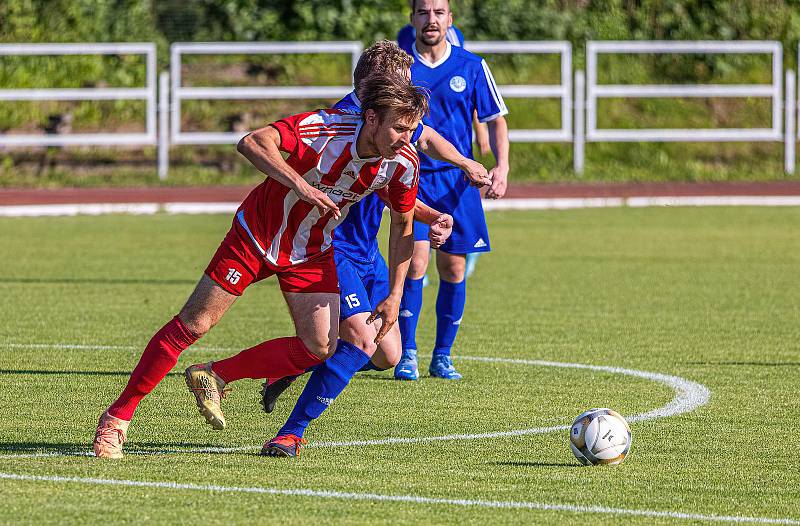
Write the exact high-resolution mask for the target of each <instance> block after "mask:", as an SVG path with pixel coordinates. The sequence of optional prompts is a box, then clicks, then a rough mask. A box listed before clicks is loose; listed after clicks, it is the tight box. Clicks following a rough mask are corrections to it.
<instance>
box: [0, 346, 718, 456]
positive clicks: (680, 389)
mask: <svg viewBox="0 0 800 526" xmlns="http://www.w3.org/2000/svg"><path fill="white" fill-rule="evenodd" d="M0 347H9V348H17V349H20V348H22V349H25V348H28V349H42V348H54V349H59V348H60V349H100V350H132V349H135V347H132V346H113V345H97V346H92V345H76V344H52V345H49V344H43V343H32V344H21V343H0ZM238 350H239V349H238V348H202V347H198V348H196V349H195V351H216V352H236V351H238ZM458 358H459V359H460V360H465V361H477V362H487V363H506V364H514V365H531V366H535V367H561V368H569V369H587V370H591V371H600V372H606V373H611V374H622V375H626V376H633V377H637V378H644V379H646V380H651V381H654V382H657V383H660V384H662V385H665V386H667V387H669V388H670V389H672V390H673V391H674V392H675V396H674V397H673V399H672V400H671V401H670V402H669V403H668V404H667V405H665V406H663V407H660V408H657V409H654V410H652V411H648V412H646V413H640V414H638V415H632V416H629V417H627V420H628V421H629V422H641V421H645V420H652V419H655V418H664V417H669V416H677V415H680V414H683V413H688V412H690V411H694V410H695V409H697V408H698V407H701V406H703V405H706V404H707V403H708V401H709V399H710V398H711V391H709V389H708V388H707V387H705V386H704V385H702V384H699V383H696V382H692V381H689V380H686V379H684V378H681V377H679V376H671V375H666V374H661V373H653V372H648V371H639V370H636V369H625V368H621V367H609V366H604V365H588V364H578V363H565V362H551V361H543V360H523V359H514V358H493V357H482V356H459V357H458ZM567 429H569V425H560V426H549V427H535V428H529V429H514V430H510V431H496V432H490V433H478V434H452V435H440V436H429V437H390V438H382V439H374V440H352V441H342V442H317V443H313V444H309V445H308V446H307V447H310V448H332V447H358V446H382V445H393V444H418V443H427V442H442V441H455V440H481V439H487V438H501V437H515V436H524V435H533V434H542V433H551V432H555V431H563V430H567ZM260 447H261V446H260V445H258V446H239V447H218V448H189V449H179V448H174V449H161V450H153V451H145V450H138V451H130V452H129V453H131V454H139V455H164V454H178V453H183V454H186V453H212V454H216V453H233V452H237V451H253V450H256V451H257V450H258V449H259V448H260ZM76 454H77V455H78V456H83V455H86V452H83V451H81V452H64V453H23V454H20V455H0V460H2V459H3V458H38V457H43V458H44V457H52V456H72V455H76Z"/></svg>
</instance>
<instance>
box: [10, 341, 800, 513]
mask: <svg viewBox="0 0 800 526" xmlns="http://www.w3.org/2000/svg"><path fill="white" fill-rule="evenodd" d="M3 346H4V347H11V348H31V349H38V348H48V347H50V348H54V347H61V348H69V349H76V348H79V349H117V350H131V349H135V348H134V347H129V346H108V345H107V346H91V345H64V346H58V345H50V344H0V347H3ZM197 350H214V351H235V350H238V349H209V348H206V349H197ZM459 359H460V360H467V361H478V362H489V363H508V364H515V365H532V366H544V367H563V368H571V369H587V370H592V371H600V372H606V373H611V374H622V375H627V376H634V377H638V378H644V379H647V380H652V381H655V382H658V383H661V384H663V385H666V386H668V387H670V388H671V389H672V390H673V391H674V392H675V396H674V397H673V399H672V400H671V401H670V402H669V403H668V404H667V405H665V406H663V407H661V408H658V409H654V410H652V411H648V412H646V413H640V414H638V415H633V416H629V417H628V420H629V421H630V422H637V421H643V420H651V419H654V418H662V417H667V416H675V415H679V414H683V413H687V412H689V411H693V410H694V409H697V408H698V407H700V406H702V405H705V404H706V403H708V401H709V399H710V396H711V393H710V391H709V390H708V389H707V388H706V387H705V386H703V385H701V384H698V383H696V382H692V381H689V380H686V379H684V378H680V377H678V376H670V375H665V374H660V373H652V372H647V371H639V370H636V369H625V368H621V367H608V366H602V365H586V364H577V363H563V362H549V361H542V360H522V359H510V358H488V357H480V356H459ZM568 428H569V426H568V425H561V426H551V427H536V428H530V429H517V430H512V431H498V432H493V433H481V434H459V435H443V436H434V437H418V438H386V439H379V440H358V441H349V442H319V443H317V444H314V445H311V446H310V447H347V446H371V445H387V444H408V443H419V442H431V441H441V440H476V439H482V438H497V437H509V436H522V435H530V434H537V433H549V432H552V431H561V430H566V429H568ZM257 447H258V446H246V447H235V448H195V449H171V450H159V451H131V452H129V454H141V455H147V454H166V453H228V452H234V451H249V450H253V449H256V448H257ZM65 455H75V456H92V453H89V452H72V453H61V452H55V453H31V454H20V455H0V458H4V457H8V458H14V459H19V458H45V457H60V456H65ZM0 479H5V480H17V481H29V482H49V483H72V484H91V485H103V486H125V487H145V488H159V489H168V490H188V491H206V492H208V491H214V492H224V493H250V494H262V495H275V496H295V497H298V496H299V497H314V498H328V499H340V500H356V501H371V502H402V503H410V504H428V505H443V506H461V507H475V508H495V509H522V510H534V511H561V512H568V513H599V514H607V515H623V516H635V517H654V518H670V519H683V520H693V521H713V522H726V523H738V524H745V523H747V524H788V525H800V521H798V520H795V519H788V518H770V517H742V516H735V515H702V514H698V513H683V512H677V511H659V510H645V509H628V508H611V507H606V506H586V505H583V506H582V505H572V504H553V503H542V502H526V501H493V500H479V499H444V498H434V497H422V496H417V495H384V494H378V493H350V492H340V491H318V490H310V489H276V488H263V487H235V486H215V485H206V486H201V485H195V484H180V483H175V482H160V481H136V480H118V479H98V478H84V477H62V476H39V475H21V474H16V473H3V472H0Z"/></svg>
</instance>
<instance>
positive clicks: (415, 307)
mask: <svg viewBox="0 0 800 526" xmlns="http://www.w3.org/2000/svg"><path fill="white" fill-rule="evenodd" d="M422 279H423V278H420V279H411V278H406V283H405V286H404V287H403V299H401V300H400V318H399V320H398V324H399V325H400V341H401V342H402V345H403V349H416V348H417V323H418V322H419V313H420V312H422Z"/></svg>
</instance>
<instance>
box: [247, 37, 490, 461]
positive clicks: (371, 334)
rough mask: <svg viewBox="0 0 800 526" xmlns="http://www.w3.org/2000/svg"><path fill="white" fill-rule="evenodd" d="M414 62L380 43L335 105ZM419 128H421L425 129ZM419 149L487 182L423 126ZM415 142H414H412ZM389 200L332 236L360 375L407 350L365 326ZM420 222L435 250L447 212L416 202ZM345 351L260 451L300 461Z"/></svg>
mask: <svg viewBox="0 0 800 526" xmlns="http://www.w3.org/2000/svg"><path fill="white" fill-rule="evenodd" d="M412 61H413V59H412V58H411V57H410V56H409V55H408V54H407V53H405V52H404V51H403V50H401V49H400V48H399V47H398V46H397V44H395V43H393V42H389V41H380V42H377V43H375V44H373V45H372V46H370V47H369V48H368V49H366V50H365V51H364V53H363V54H362V56H361V58H360V59H359V62H358V64H357V66H356V68H355V71H354V73H353V85H354V86H355V90H354V91H353V92H352V93H350V94H349V95H347V96H346V97H345V98H344V99H342V100H341V101H339V102H338V103H337V104H336V105H335V107H336V108H338V109H341V110H343V111H348V112H352V113H355V114H358V113H361V111H362V108H361V103H360V98H361V97H364V96H366V95H365V93H366V92H367V91H368V90H367V89H365V87H364V83H365V78H366V77H368V76H370V75H381V74H387V73H388V74H391V73H394V72H401V73H403V74H404V75H406V76H407V77H410V71H409V68H410V66H411V63H412ZM420 128H422V126H420ZM417 135H418V136H419V140H418V142H417V146H418V148H420V149H422V150H423V151H426V152H428V154H430V155H433V156H435V157H436V158H439V159H442V160H444V161H448V162H451V163H453V164H454V165H456V166H462V167H463V168H462V169H463V170H464V171H465V173H467V174H469V175H470V177H471V178H472V179H473V180H474V182H475V184H486V183H489V182H490V181H489V180H488V178H487V172H486V169H485V168H484V167H483V166H482V165H480V163H477V162H475V161H472V160H471V159H467V158H466V157H464V156H463V155H461V154H460V153H459V152H458V151H457V150H456V149H455V147H453V146H452V145H451V144H450V143H448V142H447V141H446V140H444V139H443V138H442V137H441V136H440V135H439V134H438V133H436V132H435V131H434V130H432V129H430V128H429V127H427V126H426V127H424V129H418V130H416V131H415V136H417ZM412 140H413V138H412ZM383 209H384V200H382V199H381V198H379V194H378V192H376V193H374V194H372V195H370V196H368V197H367V198H365V199H362V200H361V201H360V202H359V203H357V204H354V205H353V206H352V207H351V209H350V213H349V214H348V216H347V218H346V219H345V220H344V221H343V222H342V223H341V224H340V225H339V226H338V227H337V229H336V231H335V235H334V241H333V246H334V259H335V261H336V271H337V273H338V275H339V288H340V322H339V336H340V338H342V339H343V340H346V341H348V342H350V343H352V344H353V345H355V346H356V347H358V348H359V349H363V350H364V351H365V352H366V353H367V354H370V355H371V359H370V362H368V363H367V364H365V365H364V366H363V367H362V370H385V369H390V368H392V367H394V366H395V365H396V364H397V362H398V361H399V359H400V355H401V351H402V346H401V343H400V332H399V330H398V329H397V326H396V325H395V326H393V327H392V328H391V329H390V330H389V332H388V333H387V334H386V336H385V337H384V338H383V339H382V340H381V342H380V344H379V345H377V346H376V344H375V337H376V334H377V333H378V331H379V330H380V327H381V325H380V323H379V322H376V323H367V321H368V320H369V314H370V312H371V310H372V306H373V305H374V304H375V303H376V302H377V301H378V300H380V299H381V298H383V297H384V296H385V295H386V293H387V291H388V288H389V275H388V270H387V267H386V263H385V262H384V259H383V256H381V254H380V251H379V249H378V241H377V238H376V236H377V234H378V230H379V229H380V224H381V217H382V215H383V213H382V212H383ZM414 217H415V219H416V220H417V221H421V222H423V223H426V224H430V225H431V227H430V235H429V241H430V242H431V245H432V246H434V247H438V246H439V245H441V244H442V243H443V242H444V241H446V240H447V237H448V236H449V234H450V231H451V229H452V218H451V217H450V216H449V215H448V214H441V213H440V212H438V211H436V210H434V209H432V208H430V207H428V206H427V205H425V204H424V203H422V202H421V201H419V200H417V205H416V208H415V215H414ZM352 363H353V361H352V360H351V359H349V357H348V356H347V355H346V353H340V352H337V353H336V354H334V355H333V356H332V357H331V358H330V359H329V360H328V361H326V362H325V363H324V364H322V365H320V366H318V367H315V368H314V371H313V372H312V374H311V378H309V380H308V382H307V383H306V386H305V388H304V389H303V392H302V394H301V395H300V398H299V399H298V401H297V403H296V404H295V407H294V409H293V411H292V413H291V415H290V416H289V418H288V420H287V421H286V423H285V424H284V425H283V426H282V427H281V429H280V431H279V432H278V435H277V436H276V437H275V438H274V439H273V440H271V441H270V442H268V443H267V444H265V445H264V448H263V449H262V454H265V455H271V456H296V455H297V454H298V453H299V445H300V444H302V443H304V439H303V438H302V437H303V435H304V433H305V431H306V429H307V427H308V425H309V424H310V423H311V421H313V420H314V419H316V418H318V417H319V416H321V415H322V413H323V412H324V411H325V409H327V407H328V406H329V405H330V403H332V402H333V401H334V400H335V399H336V397H337V396H338V395H339V393H341V391H342V390H343V389H344V386H345V385H346V384H347V382H349V380H350V378H352V376H353V375H355V373H356V372H357V370H356V369H354V368H353V367H352ZM294 379H295V377H287V378H282V379H277V380H273V381H271V382H269V383H265V385H264V389H263V391H262V405H263V407H264V410H265V411H266V412H268V413H270V412H272V411H273V409H274V407H275V402H276V400H277V398H278V396H280V394H281V393H282V392H283V391H284V390H285V389H286V388H288V386H289V385H290V384H291V383H292V382H293V381H294Z"/></svg>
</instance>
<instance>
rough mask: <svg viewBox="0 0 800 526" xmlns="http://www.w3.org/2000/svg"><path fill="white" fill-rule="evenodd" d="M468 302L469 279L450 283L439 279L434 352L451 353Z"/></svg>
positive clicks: (447, 354)
mask: <svg viewBox="0 0 800 526" xmlns="http://www.w3.org/2000/svg"><path fill="white" fill-rule="evenodd" d="M466 303H467V281H466V280H463V281H461V282H460V283H450V282H449V281H444V280H439V294H438V295H437V296H436V344H435V346H434V348H433V354H434V355H436V354H444V355H446V356H449V355H450V348H451V347H453V342H455V341H456V334H458V327H459V326H460V325H461V317H462V316H463V315H464V305H465V304H466Z"/></svg>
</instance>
